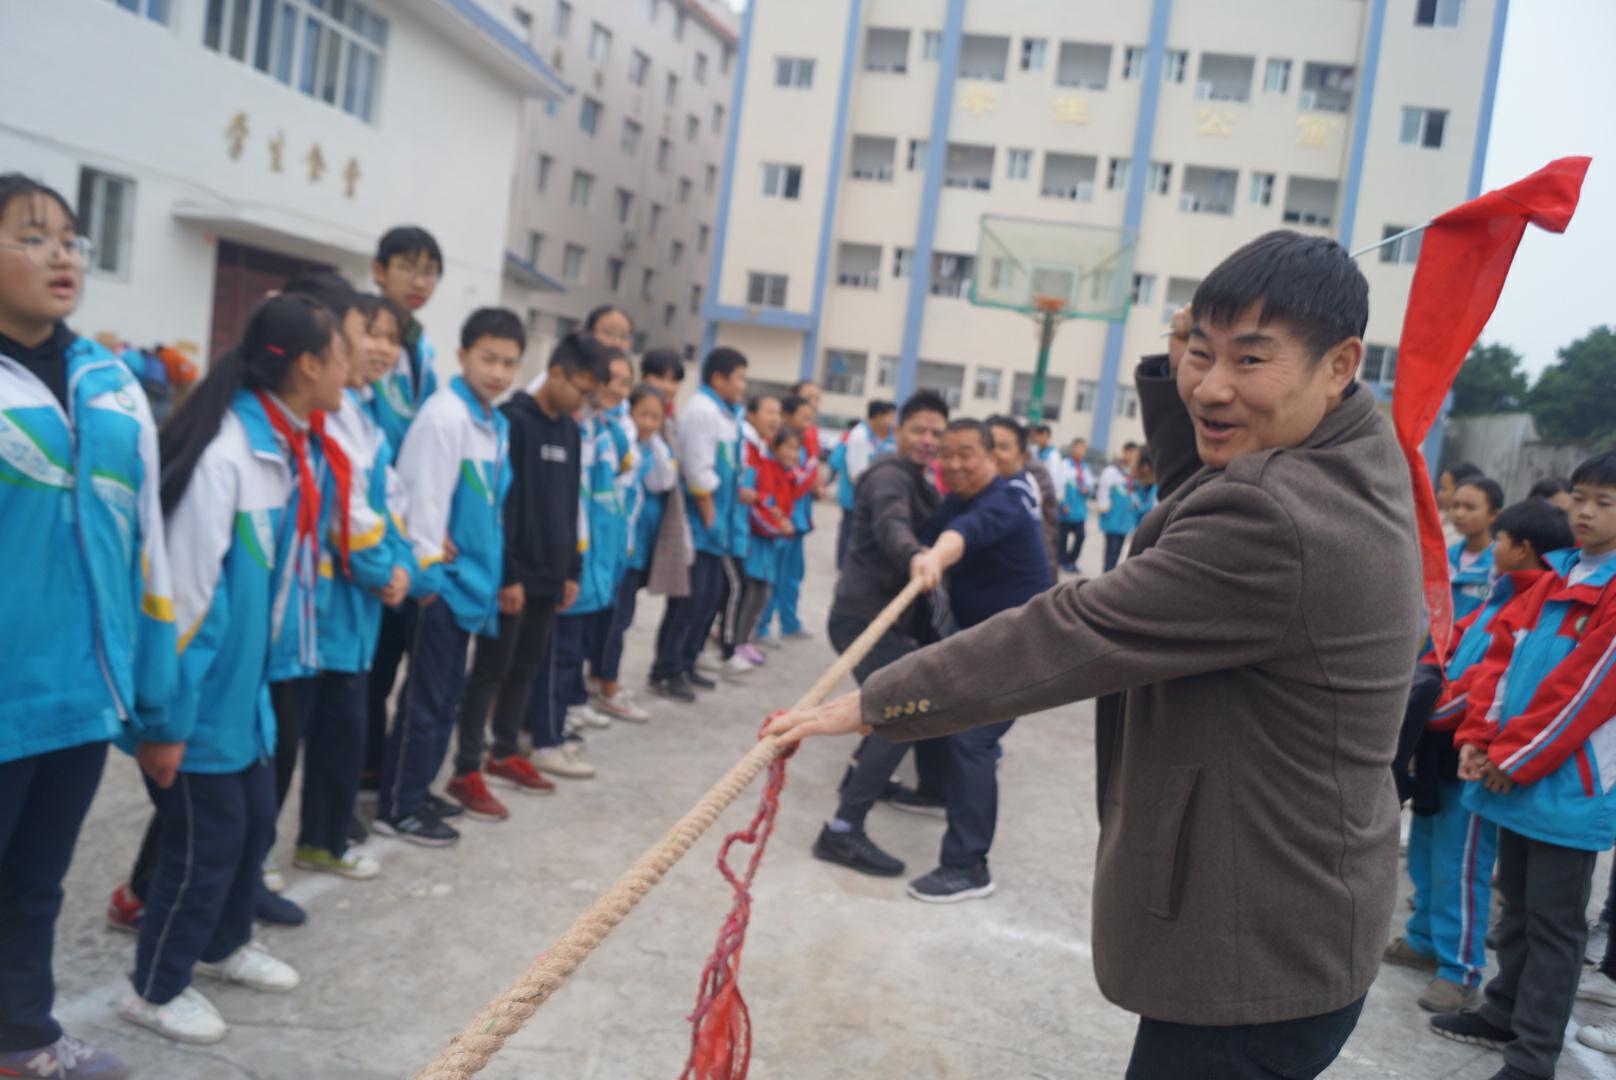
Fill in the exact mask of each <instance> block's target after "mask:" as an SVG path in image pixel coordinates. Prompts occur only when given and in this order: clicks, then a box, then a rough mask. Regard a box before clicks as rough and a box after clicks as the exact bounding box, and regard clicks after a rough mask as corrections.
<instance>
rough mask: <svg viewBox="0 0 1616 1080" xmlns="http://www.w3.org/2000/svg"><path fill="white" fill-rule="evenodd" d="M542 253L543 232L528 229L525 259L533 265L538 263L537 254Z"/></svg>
mask: <svg viewBox="0 0 1616 1080" xmlns="http://www.w3.org/2000/svg"><path fill="white" fill-rule="evenodd" d="M542 254H544V234H543V233H541V232H533V231H531V230H529V232H528V234H527V261H528V262H530V263H532V264H533V265H534V266H537V265H539V256H540V255H542Z"/></svg>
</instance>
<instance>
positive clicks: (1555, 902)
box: [1431, 451, 1616, 1077]
mask: <svg viewBox="0 0 1616 1080" xmlns="http://www.w3.org/2000/svg"><path fill="white" fill-rule="evenodd" d="M1571 486H1572V500H1573V508H1572V513H1571V532H1572V537H1573V539H1575V540H1576V542H1577V543H1578V544H1579V545H1580V546H1579V547H1577V548H1574V549H1570V550H1566V551H1557V552H1554V553H1553V554H1551V555H1550V556H1549V557H1548V559H1547V562H1548V563H1549V566H1550V569H1551V571H1552V573H1550V574H1546V575H1544V577H1543V578H1541V579H1540V580H1539V581H1538V582H1537V584H1536V585H1534V586H1533V587H1532V589H1531V590H1530V591H1529V592H1528V593H1527V594H1526V595H1525V596H1524V597H1523V598H1522V600H1521V602H1520V603H1519V604H1515V605H1511V607H1510V608H1509V609H1508V610H1507V611H1504V612H1502V613H1501V614H1500V615H1498V616H1497V617H1496V618H1495V619H1494V620H1493V623H1492V626H1493V632H1492V641H1491V644H1490V647H1489V648H1488V651H1487V655H1486V656H1485V657H1483V659H1482V660H1481V661H1479V664H1478V667H1479V673H1478V674H1477V676H1476V680H1475V683H1474V685H1473V686H1472V687H1471V689H1470V691H1469V694H1468V701H1467V704H1466V710H1465V715H1464V721H1463V722H1462V723H1461V724H1460V726H1459V730H1458V733H1457V734H1456V735H1455V736H1454V740H1453V741H1454V744H1455V745H1456V746H1458V747H1459V777H1460V779H1462V780H1465V781H1467V782H1468V783H1467V786H1466V788H1465V793H1464V800H1463V804H1464V806H1465V808H1466V809H1468V810H1470V811H1472V812H1473V813H1476V814H1478V815H1480V816H1481V817H1482V818H1484V819H1486V820H1488V821H1491V822H1492V823H1494V824H1495V825H1497V826H1498V876H1497V879H1498V891H1499V893H1500V894H1501V895H1502V896H1503V900H1504V910H1503V914H1502V915H1501V916H1500V917H1499V919H1498V922H1497V925H1496V932H1497V940H1498V974H1497V975H1496V976H1494V978H1493V979H1492V981H1491V982H1489V983H1488V984H1487V987H1486V991H1485V998H1484V1000H1483V1002H1482V1004H1481V1006H1480V1007H1479V1008H1477V1009H1476V1010H1474V1011H1463V1012H1457V1013H1443V1014H1441V1015H1438V1016H1435V1017H1433V1018H1432V1019H1431V1027H1432V1029H1433V1030H1434V1031H1436V1033H1437V1034H1439V1035H1443V1036H1446V1037H1448V1038H1453V1039H1457V1040H1459V1041H1462V1042H1468V1043H1480V1044H1482V1045H1490V1046H1497V1047H1501V1048H1502V1050H1503V1055H1504V1065H1505V1069H1504V1071H1503V1072H1501V1073H1499V1074H1498V1075H1499V1076H1506V1077H1550V1076H1553V1075H1554V1074H1555V1066H1556V1064H1557V1062H1558V1060H1559V1056H1560V1049H1561V1042H1562V1040H1563V1038H1564V1036H1565V1030H1566V1024H1567V1023H1568V1021H1569V1020H1570V1018H1571V1005H1572V1000H1573V998H1574V996H1575V995H1576V993H1577V986H1578V981H1579V978H1580V977H1581V973H1582V964H1583V949H1584V946H1585V945H1586V942H1587V937H1588V924H1587V921H1586V920H1587V908H1588V900H1589V897H1590V893H1591V892H1592V889H1593V874H1594V867H1595V864H1596V862H1597V860H1598V858H1599V855H1600V853H1601V852H1603V851H1605V850H1607V849H1609V848H1610V846H1611V844H1612V842H1613V841H1616V785H1613V784H1612V783H1611V781H1610V777H1611V776H1613V775H1616V752H1613V742H1612V739H1611V734H1610V733H1611V731H1612V727H1611V724H1612V719H1613V717H1616V676H1613V675H1612V672H1611V664H1612V657H1613V656H1616V582H1613V578H1616V451H1606V452H1604V453H1601V454H1596V455H1594V456H1593V457H1592V458H1590V459H1588V460H1587V461H1585V462H1583V463H1582V464H1581V465H1580V466H1578V467H1577V470H1576V472H1574V473H1573V474H1572V476H1571ZM1579 1036H1580V1033H1579Z"/></svg>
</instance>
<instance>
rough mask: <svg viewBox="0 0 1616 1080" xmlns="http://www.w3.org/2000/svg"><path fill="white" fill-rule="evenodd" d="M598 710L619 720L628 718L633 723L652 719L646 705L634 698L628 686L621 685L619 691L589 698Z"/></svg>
mask: <svg viewBox="0 0 1616 1080" xmlns="http://www.w3.org/2000/svg"><path fill="white" fill-rule="evenodd" d="M589 703H590V705H592V706H593V707H594V709H595V711H596V712H599V713H604V714H606V715H607V716H611V717H614V718H616V719H618V720H627V721H628V722H629V723H631V724H643V723H645V722H646V721H647V720H649V719H651V714H650V713H648V712H646V711H645V707H644V706H643V705H641V704H640V703H639V702H638V701H636V700H634V694H633V692H632V691H630V690H629V688H628V687H626V686H619V687H618V688H617V693H615V694H613V695H611V696H610V697H607V696H606V695H605V694H596V695H595V696H594V697H592V698H590V699H589Z"/></svg>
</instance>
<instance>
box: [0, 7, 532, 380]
mask: <svg viewBox="0 0 1616 1080" xmlns="http://www.w3.org/2000/svg"><path fill="white" fill-rule="evenodd" d="M434 2H435V0H434ZM371 6H372V7H373V8H374V9H375V10H376V11H377V13H378V14H381V15H382V16H384V17H385V18H386V19H387V20H388V24H389V25H388V32H387V46H386V52H385V57H384V60H383V68H382V74H381V76H380V81H379V85H378V95H379V101H378V105H377V107H376V110H375V113H374V117H375V119H374V122H373V123H367V122H365V121H363V120H360V119H358V118H356V117H354V116H351V115H349V114H348V113H345V112H343V111H342V110H340V109H338V108H336V107H334V106H332V105H329V104H326V103H325V102H323V101H318V100H315V99H313V98H310V97H308V96H305V95H304V94H302V93H300V92H299V91H297V90H295V89H293V88H291V87H288V86H285V85H283V84H281V83H279V82H277V81H276V80H274V79H273V78H271V77H269V76H267V75H265V74H262V73H260V72H259V71H257V70H256V69H254V68H253V67H251V66H250V65H248V64H245V63H242V62H240V61H238V60H235V59H232V58H230V57H229V56H227V55H222V54H220V53H218V52H215V51H213V50H211V49H208V48H206V47H205V46H204V45H203V16H204V11H205V5H204V4H203V3H200V2H196V3H183V4H174V5H172V10H173V14H172V15H171V17H170V21H169V24H168V25H161V24H158V23H155V22H152V21H151V20H149V19H146V18H143V17H140V16H136V15H133V14H131V13H129V12H127V11H125V10H122V9H120V8H119V7H117V6H116V5H114V4H111V3H108V2H106V0H53V2H52V3H49V4H0V40H5V41H6V42H8V43H10V46H11V47H10V50H9V54H8V58H7V62H6V64H5V65H4V69H3V71H0V103H3V104H0V161H3V162H4V163H5V167H6V168H8V169H18V170H21V171H22V172H25V173H28V174H30V175H34V176H37V177H38V178H40V179H41V180H43V181H45V182H46V183H49V184H51V185H52V186H54V187H56V188H57V189H58V190H60V191H61V192H62V193H63V194H64V195H66V196H67V197H68V199H69V200H72V199H74V198H75V197H76V194H77V191H78V178H79V169H80V167H81V166H88V167H91V168H95V169H98V170H102V171H105V172H108V173H112V174H115V175H118V176H121V177H127V178H129V179H132V180H134V181H135V184H136V189H135V197H134V218H133V225H132V229H131V231H130V233H129V237H130V261H129V266H128V272H127V273H126V274H123V275H121V276H118V277H110V276H107V275H104V274H101V273H99V272H96V271H90V272H89V273H88V274H87V277H86V287H85V296H84V301H83V304H82V305H81V307H80V309H79V312H78V314H77V316H76V317H75V319H74V324H75V326H76V327H77V328H78V329H80V330H81V331H82V332H86V333H90V334H97V333H101V332H103V331H110V332H113V333H115V334H117V335H118V336H120V337H121V338H123V339H125V340H129V341H135V342H139V343H141V344H150V343H154V342H165V343H173V342H178V341H190V342H195V343H197V344H198V345H199V346H200V347H201V348H202V349H203V354H204V355H203V359H204V360H205V359H206V356H205V351H206V347H207V342H208V337H209V327H210V322H211V318H212V308H213V287H214V260H215V254H216V249H217V243H218V240H219V239H221V238H223V239H229V240H236V241H240V242H243V243H247V244H252V245H255V246H259V247H264V248H268V249H271V250H274V251H277V252H280V253H282V254H286V255H292V256H297V257H301V258H308V259H314V260H318V261H322V262H329V263H331V264H333V265H335V266H336V268H337V269H338V270H339V271H341V272H342V273H343V274H345V275H346V276H348V277H349V278H350V279H351V280H354V281H355V282H357V283H359V284H362V285H368V283H369V282H370V258H371V254H372V253H373V251H374V250H375V244H376V240H377V238H378V237H379V236H380V235H381V234H382V232H384V231H385V230H386V229H387V228H389V227H390V226H393V225H398V224H404V223H412V224H420V225H423V226H425V227H426V228H428V229H429V230H431V231H432V233H433V234H434V235H435V236H436V237H437V239H438V241H439V243H440V245H441V246H442V248H443V251H444V255H445V260H446V266H445V273H444V277H443V281H442V284H441V285H440V287H439V289H438V293H437V295H436V297H435V298H434V299H433V301H432V302H431V303H430V304H429V305H428V306H427V307H426V308H425V309H424V310H423V312H422V316H421V317H422V321H423V323H424V324H425V325H426V328H427V332H428V334H429V335H430V336H431V337H432V338H433V339H434V340H435V341H436V342H438V343H439V344H440V345H449V344H452V343H453V342H455V341H456V339H457V337H458V331H459V327H460V323H461V322H462V321H463V320H464V318H465V316H466V315H467V314H468V313H469V312H470V311H471V310H472V309H473V308H475V307H477V306H479V305H483V304H492V303H497V302H498V300H499V292H500V267H501V259H502V252H503V247H504V236H505V219H506V213H505V207H506V195H507V189H506V183H507V181H506V179H505V178H506V177H507V176H509V175H510V173H511V169H512V166H513V159H514V155H515V148H516V128H517V121H518V116H519V110H520V105H521V102H520V98H519V92H518V90H517V89H516V87H515V86H513V85H512V84H511V83H510V82H508V81H506V80H505V79H503V78H501V77H500V75H498V74H496V72H495V70H494V69H493V67H492V65H491V64H490V63H488V61H487V58H486V57H479V56H478V55H476V54H474V53H473V52H471V51H469V50H468V49H464V48H462V47H461V46H460V45H458V44H455V43H452V42H449V41H447V40H445V39H444V36H443V35H442V33H441V31H440V30H439V29H438V28H436V27H434V26H430V25H428V24H427V23H426V22H424V21H422V19H421V16H420V14H419V12H418V10H417V9H416V8H415V6H414V5H407V4H404V3H401V2H397V0H372V5H371ZM489 47H490V48H493V47H494V46H492V45H490V46H489ZM63 57H72V69H73V72H74V74H73V78H72V83H71V89H72V93H71V94H69V95H66V96H57V95H51V94H48V93H44V92H42V91H41V90H40V88H41V87H47V86H51V85H56V84H58V83H59V82H60V80H61V72H62V70H63V69H62V64H63ZM238 114H240V115H244V116H245V117H246V124H247V134H246V137H245V139H244V140H243V143H242V146H241V153H240V156H239V157H232V156H231V152H230V149H231V147H230V138H229V136H228V134H227V130H228V129H229V128H230V126H231V124H232V121H233V119H234V118H235V117H236V116H237V115H238ZM278 134H284V136H285V143H284V151H283V157H282V161H281V165H282V168H281V170H280V171H277V170H276V169H275V168H274V167H273V161H272V152H271V148H270V140H271V139H273V138H275V137H276V136H277V135H278ZM314 146H318V147H319V148H320V151H321V154H322V156H323V157H324V160H325V165H326V169H325V172H324V174H323V176H322V177H321V178H320V179H319V180H318V181H313V180H311V178H310V166H309V164H308V160H307V158H308V155H309V154H310V151H311V148H313V147H314ZM350 160H353V161H356V162H357V163H358V169H359V172H360V175H359V177H358V179H357V182H356V183H355V185H354V190H353V195H352V196H351V197H350V196H349V195H348V194H347V190H346V187H347V182H346V181H345V179H344V177H343V172H344V170H345V169H346V167H347V165H348V162H349V161H350ZM439 363H440V365H447V366H450V367H452V365H453V364H454V359H453V350H452V349H442V348H440V351H439Z"/></svg>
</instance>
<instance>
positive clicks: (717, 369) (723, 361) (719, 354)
mask: <svg viewBox="0 0 1616 1080" xmlns="http://www.w3.org/2000/svg"><path fill="white" fill-rule="evenodd" d="M746 366H748V365H747V363H746V357H745V356H744V355H742V354H741V353H740V352H738V351H736V350H735V349H731V348H727V347H724V346H720V347H719V348H716V349H714V350H713V351H712V352H710V353H708V354H707V359H705V360H703V361H702V362H701V383H702V385H703V386H711V385H712V382H713V376H714V375H717V376H721V377H725V378H727V377H728V376H730V375H732V374H734V372H735V369H736V368H743V367H746Z"/></svg>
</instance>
